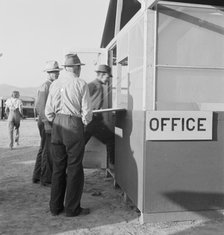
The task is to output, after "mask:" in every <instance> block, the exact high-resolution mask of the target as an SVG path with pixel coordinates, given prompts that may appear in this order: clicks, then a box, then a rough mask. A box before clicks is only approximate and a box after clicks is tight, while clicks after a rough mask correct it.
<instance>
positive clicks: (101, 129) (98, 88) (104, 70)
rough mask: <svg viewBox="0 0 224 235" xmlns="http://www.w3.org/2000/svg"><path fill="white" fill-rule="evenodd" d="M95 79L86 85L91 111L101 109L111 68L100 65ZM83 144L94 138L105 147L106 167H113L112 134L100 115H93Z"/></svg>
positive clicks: (86, 129)
mask: <svg viewBox="0 0 224 235" xmlns="http://www.w3.org/2000/svg"><path fill="white" fill-rule="evenodd" d="M96 74H97V77H96V79H95V80H93V81H92V82H90V83H89V84H88V87H89V93H90V97H91V101H92V109H93V110H98V109H102V107H103V102H104V92H103V90H104V89H103V86H104V85H106V84H107V83H108V82H109V79H110V77H112V75H111V68H110V67H109V66H108V65H105V64H101V65H99V66H98V67H97V69H96ZM84 136H85V144H87V143H88V141H89V139H90V138H91V137H92V136H94V137H96V138H97V139H98V140H100V141H101V142H102V143H104V144H105V145H106V147H107V157H108V167H109V168H113V166H114V133H113V132H112V131H111V130H110V129H109V128H108V127H107V126H106V125H105V123H104V120H103V115H102V113H94V114H93V119H92V121H91V122H90V123H89V124H88V125H87V126H86V128H85V134H84Z"/></svg>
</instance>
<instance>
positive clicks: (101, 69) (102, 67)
mask: <svg viewBox="0 0 224 235" xmlns="http://www.w3.org/2000/svg"><path fill="white" fill-rule="evenodd" d="M95 71H96V72H101V73H108V74H109V75H110V76H111V77H112V75H111V68H110V66H108V65H106V64H100V65H98V66H97V68H96V70H95Z"/></svg>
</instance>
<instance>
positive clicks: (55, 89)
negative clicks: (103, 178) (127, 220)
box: [45, 54, 92, 217]
mask: <svg viewBox="0 0 224 235" xmlns="http://www.w3.org/2000/svg"><path fill="white" fill-rule="evenodd" d="M82 65H84V64H82V63H81V61H80V59H79V57H78V55H77V54H69V55H66V57H65V64H64V67H65V71H64V73H63V74H60V76H59V78H58V80H57V81H55V82H54V83H53V84H52V86H51V87H50V92H49V96H48V99H47V104H46V108H45V114H46V117H47V118H48V120H49V121H50V122H52V136H51V143H52V150H53V151H52V153H53V174H52V184H51V198H50V211H51V214H52V215H58V214H60V213H61V212H62V211H63V210H65V215H66V216H68V217H73V216H78V215H81V214H82V215H84V214H88V213H89V208H82V207H81V203H80V202H81V196H82V192H83V186H84V171H83V165H82V160H83V155H84V147H85V144H84V125H87V124H88V123H89V122H90V121H91V119H92V109H91V101H90V97H89V89H88V85H87V83H86V82H85V81H84V80H83V79H81V78H79V76H80V72H81V66H82Z"/></svg>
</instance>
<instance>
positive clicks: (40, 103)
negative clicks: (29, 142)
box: [36, 84, 49, 119]
mask: <svg viewBox="0 0 224 235" xmlns="http://www.w3.org/2000/svg"><path fill="white" fill-rule="evenodd" d="M48 92H49V87H48V86H47V84H43V85H42V86H41V87H40V89H39V90H38V94H37V102H36V110H37V113H38V114H39V115H40V116H41V118H42V119H46V117H45V111H44V110H45V105H46V102H47V97H48Z"/></svg>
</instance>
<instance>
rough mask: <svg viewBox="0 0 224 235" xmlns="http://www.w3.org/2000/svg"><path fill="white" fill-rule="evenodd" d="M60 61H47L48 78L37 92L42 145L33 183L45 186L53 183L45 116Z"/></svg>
mask: <svg viewBox="0 0 224 235" xmlns="http://www.w3.org/2000/svg"><path fill="white" fill-rule="evenodd" d="M60 70H61V68H59V65H58V62H57V61H54V60H51V61H47V62H46V67H45V69H44V72H46V73H47V80H46V81H45V82H44V83H43V84H42V85H41V87H40V88H39V90H38V93H37V100H36V107H35V108H36V112H37V115H38V122H37V125H38V129H39V133H40V138H41V141H40V147H39V151H38V153H37V157H36V163H35V167H34V171H33V179H32V181H33V183H39V182H40V183H41V185H43V186H48V185H49V184H51V176H52V156H51V143H50V141H51V126H50V124H49V122H48V120H47V118H46V116H45V113H44V111H45V105H46V102H47V97H48V93H49V88H50V86H51V84H52V82H53V81H55V80H56V79H57V78H58V76H59V73H60Z"/></svg>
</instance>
